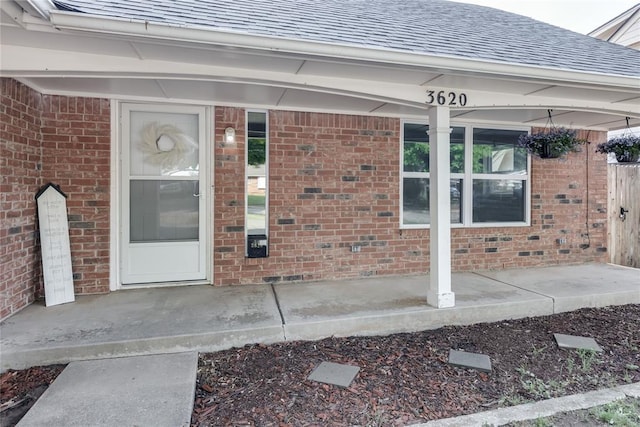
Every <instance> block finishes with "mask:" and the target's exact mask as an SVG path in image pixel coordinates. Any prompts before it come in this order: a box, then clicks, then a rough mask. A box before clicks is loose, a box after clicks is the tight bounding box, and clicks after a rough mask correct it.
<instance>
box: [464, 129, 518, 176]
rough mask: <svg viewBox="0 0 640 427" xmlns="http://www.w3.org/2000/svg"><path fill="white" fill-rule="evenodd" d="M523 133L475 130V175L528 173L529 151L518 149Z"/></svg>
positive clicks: (500, 130)
mask: <svg viewBox="0 0 640 427" xmlns="http://www.w3.org/2000/svg"><path fill="white" fill-rule="evenodd" d="M523 133H526V132H522V131H513V130H502V129H474V130H473V173H499V174H512V173H519V174H525V173H527V151H526V150H525V149H524V148H522V147H518V144H517V142H518V137H520V135H522V134H523Z"/></svg>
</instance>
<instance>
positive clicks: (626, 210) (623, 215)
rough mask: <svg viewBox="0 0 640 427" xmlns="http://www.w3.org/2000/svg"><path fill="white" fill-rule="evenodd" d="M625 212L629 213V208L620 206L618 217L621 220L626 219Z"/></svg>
mask: <svg viewBox="0 0 640 427" xmlns="http://www.w3.org/2000/svg"><path fill="white" fill-rule="evenodd" d="M627 213H629V209H625V208H623V207H622V206H620V219H621V220H622V221H624V220H625V219H627Z"/></svg>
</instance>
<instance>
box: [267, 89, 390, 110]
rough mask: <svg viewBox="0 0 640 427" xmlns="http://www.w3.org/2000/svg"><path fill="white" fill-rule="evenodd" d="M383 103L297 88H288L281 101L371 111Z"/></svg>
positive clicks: (314, 107)
mask: <svg viewBox="0 0 640 427" xmlns="http://www.w3.org/2000/svg"><path fill="white" fill-rule="evenodd" d="M380 105H381V102H378V101H370V100H367V99H359V98H352V97H348V96H341V95H332V94H327V93H317V92H316V93H314V92H307V91H302V90H297V89H288V90H287V91H286V92H285V94H284V96H283V97H282V99H281V100H280V102H279V103H278V106H279V107H287V108H302V109H306V108H308V109H312V110H327V111H331V110H337V111H343V112H344V111H352V112H355V113H357V112H369V111H372V110H374V109H376V108H377V107H379V106H380Z"/></svg>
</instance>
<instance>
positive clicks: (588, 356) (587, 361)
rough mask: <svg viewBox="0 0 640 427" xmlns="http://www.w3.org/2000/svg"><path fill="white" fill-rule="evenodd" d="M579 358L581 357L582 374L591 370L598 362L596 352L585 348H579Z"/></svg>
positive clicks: (577, 351)
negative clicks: (594, 363)
mask: <svg viewBox="0 0 640 427" xmlns="http://www.w3.org/2000/svg"><path fill="white" fill-rule="evenodd" d="M576 353H578V356H579V357H580V361H581V362H582V372H587V371H589V370H590V369H591V365H592V364H593V362H594V361H595V360H596V356H597V353H596V351H595V350H589V349H584V348H579V349H578V350H576Z"/></svg>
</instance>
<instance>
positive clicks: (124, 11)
mask: <svg viewBox="0 0 640 427" xmlns="http://www.w3.org/2000/svg"><path fill="white" fill-rule="evenodd" d="M54 3H55V4H56V5H57V7H58V8H59V9H61V10H70V11H74V12H79V13H86V14H91V15H99V16H104V17H115V18H124V19H131V20H143V21H149V22H157V23H164V24H170V25H175V26H181V27H197V28H206V29H210V30H212V31H233V32H239V33H246V34H251V35H262V36H272V37H282V38H287V39H295V40H305V41H317V42H326V43H333V44H339V45H348V46H358V47H363V48H369V49H390V50H395V51H403V52H413V53H416V54H429V55H438V56H447V57H461V58H472V59H481V60H489V61H497V62H504V63H509V64H526V65H535V66H542V67H549V68H557V69H565V70H574V71H585V72H596V73H605V74H611V75H624V76H639V77H640V52H638V51H635V50H632V49H629V48H624V47H621V46H618V45H614V44H611V43H608V42H604V41H601V40H597V39H594V38H592V37H589V36H586V35H582V34H578V33H574V32H572V31H569V30H565V29H562V28H559V27H555V26H553V25H549V24H545V23H543V22H539V21H536V20H533V19H531V18H527V17H524V16H520V15H516V14H513V13H509V12H504V11H501V10H498V9H493V8H488V7H483V6H477V5H471V4H464V3H454V2H449V1H445V0H295V1H294V0H149V1H145V0H102V1H99V2H98V1H95V0H64V1H54Z"/></svg>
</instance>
